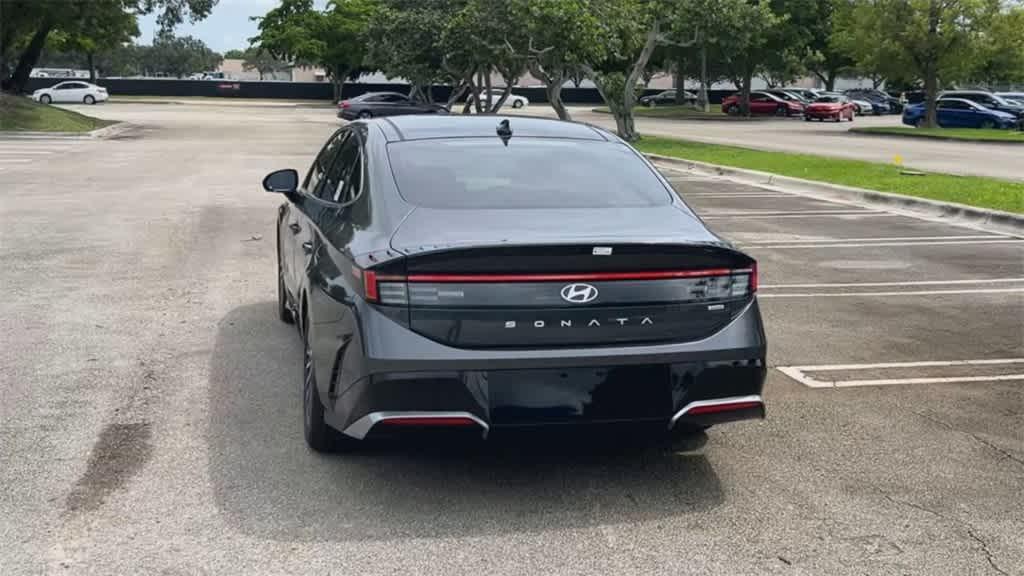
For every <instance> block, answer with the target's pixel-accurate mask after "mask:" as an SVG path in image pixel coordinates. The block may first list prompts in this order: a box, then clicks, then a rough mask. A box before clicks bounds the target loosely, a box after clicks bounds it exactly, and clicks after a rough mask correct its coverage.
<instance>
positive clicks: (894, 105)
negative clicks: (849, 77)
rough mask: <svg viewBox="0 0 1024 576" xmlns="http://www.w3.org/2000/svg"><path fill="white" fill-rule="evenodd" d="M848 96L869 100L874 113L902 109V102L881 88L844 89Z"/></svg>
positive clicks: (895, 111)
mask: <svg viewBox="0 0 1024 576" xmlns="http://www.w3.org/2000/svg"><path fill="white" fill-rule="evenodd" d="M843 94H846V95H847V96H848V97H850V98H857V99H860V100H867V101H868V102H871V105H872V109H873V110H874V113H875V114H898V113H900V112H902V111H903V104H902V103H901V102H900V99H899V98H894V97H892V96H890V95H888V94H886V93H885V92H882V91H881V90H875V89H872V88H853V89H850V90H844V91H843Z"/></svg>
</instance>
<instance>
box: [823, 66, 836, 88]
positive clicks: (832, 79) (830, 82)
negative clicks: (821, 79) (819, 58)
mask: <svg viewBox="0 0 1024 576" xmlns="http://www.w3.org/2000/svg"><path fill="white" fill-rule="evenodd" d="M838 75H839V74H838V72H837V71H836V70H829V71H828V74H827V75H826V76H825V90H827V91H829V92H832V91H834V90H835V89H836V76H838Z"/></svg>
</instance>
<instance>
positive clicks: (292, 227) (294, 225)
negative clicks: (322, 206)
mask: <svg viewBox="0 0 1024 576" xmlns="http://www.w3.org/2000/svg"><path fill="white" fill-rule="evenodd" d="M288 229H289V230H291V231H292V234H298V233H299V232H302V226H299V223H298V222H292V223H291V224H289V225H288Z"/></svg>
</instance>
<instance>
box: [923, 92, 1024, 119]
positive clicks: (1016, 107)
mask: <svg viewBox="0 0 1024 576" xmlns="http://www.w3.org/2000/svg"><path fill="white" fill-rule="evenodd" d="M939 98H963V99H964V100H970V101H971V102H974V103H976V104H981V105H982V106H984V107H985V108H990V109H992V110H999V111H1000V112H1006V113H1008V114H1013V115H1014V116H1016V117H1017V118H1020V119H1024V106H1022V105H1020V104H1017V103H1016V102H1014V101H1010V100H1007V99H1006V98H1003V97H1002V96H999V95H997V94H993V93H991V92H985V91H982V90H947V91H945V92H942V93H940V94H939Z"/></svg>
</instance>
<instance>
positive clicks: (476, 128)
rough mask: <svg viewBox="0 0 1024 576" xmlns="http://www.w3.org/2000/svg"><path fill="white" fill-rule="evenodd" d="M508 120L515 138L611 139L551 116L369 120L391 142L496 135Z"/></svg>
mask: <svg viewBox="0 0 1024 576" xmlns="http://www.w3.org/2000/svg"><path fill="white" fill-rule="evenodd" d="M503 120H508V122H509V127H510V128H511V129H512V138H516V137H520V138H565V139H572V140H594V141H608V140H610V138H608V137H605V135H604V133H603V132H602V131H600V130H597V129H595V128H593V127H592V126H588V125H587V124H579V123H576V122H565V121H562V120H554V119H548V118H528V117H525V116H490V115H486V116H471V115H459V114H456V115H447V114H444V115H411V116H386V117H382V118H379V119H374V120H368V121H367V122H374V123H377V125H378V126H380V127H381V130H383V132H384V136H385V138H387V141H388V142H398V141H402V140H426V139H432V138H494V137H496V131H497V129H498V124H499V123H501V122H502V121H503Z"/></svg>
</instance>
